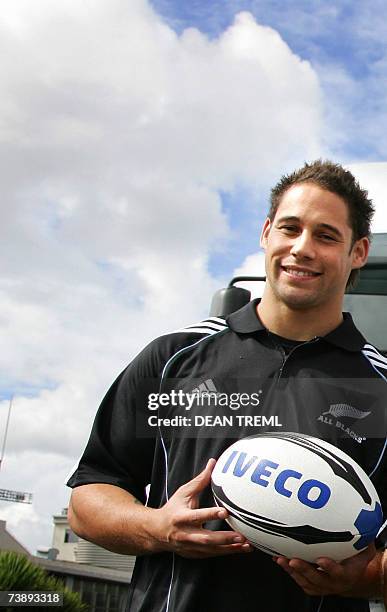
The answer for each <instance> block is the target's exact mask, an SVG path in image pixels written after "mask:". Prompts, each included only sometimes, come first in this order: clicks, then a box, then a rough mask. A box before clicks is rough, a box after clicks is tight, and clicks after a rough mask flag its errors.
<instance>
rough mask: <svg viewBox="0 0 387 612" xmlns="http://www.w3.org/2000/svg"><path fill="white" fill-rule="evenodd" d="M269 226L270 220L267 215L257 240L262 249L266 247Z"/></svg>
mask: <svg viewBox="0 0 387 612" xmlns="http://www.w3.org/2000/svg"><path fill="white" fill-rule="evenodd" d="M270 228H271V221H270V219H269V217H267V219H266V221H265V223H264V224H263V227H262V231H261V238H260V241H259V244H260V246H261V247H262V248H263V249H266V247H267V239H268V236H269V232H270Z"/></svg>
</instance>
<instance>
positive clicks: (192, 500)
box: [150, 459, 253, 558]
mask: <svg viewBox="0 0 387 612" xmlns="http://www.w3.org/2000/svg"><path fill="white" fill-rule="evenodd" d="M215 463H216V461H215V459H210V460H209V462H208V463H207V466H206V468H205V469H204V470H203V471H202V472H201V473H200V474H199V475H198V476H196V478H193V480H190V481H189V482H187V483H186V484H184V485H182V486H181V487H180V488H179V489H177V491H176V492H175V493H174V494H173V495H172V496H171V498H170V499H169V501H168V502H167V503H166V504H165V505H164V506H163V507H162V508H159V509H158V510H156V511H154V513H153V514H154V515H153V520H152V527H151V534H150V535H151V536H152V537H153V538H155V539H156V540H157V541H158V542H159V547H158V548H159V550H169V551H172V552H175V553H177V554H179V555H181V556H182V557H191V558H204V557H214V556H219V555H229V554H233V553H245V552H251V551H252V550H253V547H252V546H251V545H250V544H248V543H247V541H246V538H245V537H244V536H242V535H241V534H239V533H235V531H211V530H209V529H205V528H204V527H203V523H206V522H207V521H213V520H219V519H222V520H223V519H225V518H226V517H227V511H226V510H225V509H222V508H218V507H213V508H199V507H198V505H199V504H198V497H199V493H200V492H201V491H203V490H204V489H205V488H206V487H208V486H209V484H210V480H211V472H212V470H213V469H214V466H215Z"/></svg>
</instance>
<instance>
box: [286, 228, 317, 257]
mask: <svg viewBox="0 0 387 612" xmlns="http://www.w3.org/2000/svg"><path fill="white" fill-rule="evenodd" d="M290 253H291V254H292V255H293V256H294V257H297V258H299V259H303V258H305V259H314V256H315V250H314V245H313V237H312V236H311V235H310V233H309V232H308V231H307V230H304V231H302V232H301V233H300V234H299V235H298V236H297V237H296V238H295V239H294V242H293V246H292V248H291V249H290Z"/></svg>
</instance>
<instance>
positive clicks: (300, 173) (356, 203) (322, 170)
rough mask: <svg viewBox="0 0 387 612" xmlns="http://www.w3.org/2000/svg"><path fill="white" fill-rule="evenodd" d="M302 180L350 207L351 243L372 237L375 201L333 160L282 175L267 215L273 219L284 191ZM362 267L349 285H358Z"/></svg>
mask: <svg viewBox="0 0 387 612" xmlns="http://www.w3.org/2000/svg"><path fill="white" fill-rule="evenodd" d="M300 183H314V184H316V185H318V186H319V187H321V188H322V189H326V190H327V191H330V192H332V193H335V194H336V195H338V196H340V197H341V198H342V199H343V200H344V202H345V203H346V204H347V206H348V213H349V223H350V226H351V228H352V244H351V248H352V246H353V245H354V243H355V242H356V241H357V240H359V239H360V238H364V237H367V238H368V239H369V240H370V239H371V221H372V217H373V214H374V207H373V205H372V200H370V198H369V197H368V192H367V191H366V190H365V189H362V188H361V187H360V185H359V183H358V181H357V180H356V179H355V177H354V176H353V174H352V173H351V172H350V171H349V170H345V169H344V168H343V166H341V165H340V164H335V163H333V162H332V161H329V160H325V161H322V160H321V159H317V160H316V161H313V162H311V163H310V164H308V163H305V164H304V166H303V167H302V168H300V169H299V170H295V171H294V172H292V173H291V174H287V175H284V176H282V177H281V179H280V180H279V181H278V183H277V185H275V186H274V187H273V189H272V190H271V197H270V209H269V213H268V217H269V219H270V221H273V219H274V217H275V215H276V212H277V209H278V206H279V205H280V202H281V199H282V197H283V195H284V193H285V192H286V191H287V190H288V189H290V187H293V185H298V184H300ZM358 275H359V270H352V272H351V274H350V276H349V279H348V283H347V286H348V287H351V286H353V285H354V284H355V281H356V280H357V277H358Z"/></svg>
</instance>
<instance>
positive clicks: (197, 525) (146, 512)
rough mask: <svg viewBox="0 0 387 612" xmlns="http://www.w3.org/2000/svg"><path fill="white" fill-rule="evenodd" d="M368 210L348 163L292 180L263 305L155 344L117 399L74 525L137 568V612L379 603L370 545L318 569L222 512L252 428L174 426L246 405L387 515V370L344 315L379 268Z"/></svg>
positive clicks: (84, 468)
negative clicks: (343, 472) (225, 457)
mask: <svg viewBox="0 0 387 612" xmlns="http://www.w3.org/2000/svg"><path fill="white" fill-rule="evenodd" d="M372 212H373V209H372V204H371V202H370V200H369V199H368V196H367V192H366V191H364V190H362V189H361V188H360V187H359V185H358V184H357V182H356V181H355V179H354V177H353V176H352V175H351V174H350V172H348V171H346V170H344V169H343V168H342V167H341V166H339V165H336V164H333V163H331V162H321V161H317V162H314V163H312V164H305V166H304V167H303V168H301V169H300V170H298V171H297V172H295V173H293V174H291V175H289V176H285V177H283V178H282V179H281V181H280V182H279V183H278V185H277V186H276V187H275V188H274V189H273V191H272V198H271V207H270V211H269V214H268V218H267V220H266V222H265V224H264V227H263V230H262V235H261V244H262V246H263V248H264V249H265V252H266V273H267V282H266V286H265V290H264V294H263V297H262V299H261V300H260V301H259V300H253V301H252V302H250V303H249V304H248V305H247V306H245V307H244V308H242V309H240V310H239V311H237V312H234V313H232V314H231V315H230V316H228V317H226V319H222V318H220V317H213V318H209V319H207V320H206V321H203V322H201V323H199V324H195V325H191V326H188V327H187V328H185V329H180V330H178V331H176V332H173V333H170V334H166V335H165V336H162V337H160V338H158V339H156V340H154V341H153V342H152V343H151V344H150V345H149V346H148V347H146V348H145V349H144V351H142V353H140V355H138V357H136V359H135V360H134V361H133V362H132V363H131V364H130V365H129V366H128V367H127V368H126V370H125V371H124V372H123V373H122V374H121V375H120V376H119V377H118V379H117V380H116V382H115V383H114V384H113V386H112V387H111V389H110V390H109V392H108V394H107V395H106V397H105V399H104V400H103V402H102V404H101V407H100V409H99V411H98V414H97V416H96V420H95V423H94V426H93V430H92V432H91V436H90V440H89V442H88V445H87V447H86V449H85V452H84V454H83V456H82V458H81V460H80V462H79V465H78V467H77V469H76V471H75V472H74V474H73V475H72V476H71V478H70V480H69V483H68V484H69V486H71V487H73V488H74V491H73V494H72V500H71V505H70V510H69V517H70V521H71V525H72V528H73V529H74V531H75V532H76V533H78V534H79V535H80V536H82V537H84V538H86V539H90V540H92V541H94V542H96V543H97V544H100V545H101V546H105V547H106V548H109V549H110V550H114V551H116V552H120V553H123V554H135V555H138V559H137V562H136V567H135V571H134V574H133V579H132V585H131V591H130V595H129V598H128V608H127V609H128V610H130V611H131V612H197V611H198V610H200V611H201V612H235V610H238V611H239V612H257V611H260V610H265V611H266V610H270V612H285V611H290V612H366V611H367V610H369V606H368V601H367V598H368V597H370V596H376V595H378V594H381V580H380V577H381V575H382V572H381V568H382V552H377V551H376V547H375V545H374V543H371V544H370V545H369V546H368V548H366V549H365V550H363V551H362V552H361V553H359V554H357V555H355V556H354V557H352V558H350V559H348V560H345V561H343V562H342V563H336V562H334V561H332V560H330V559H326V558H321V559H317V565H313V564H309V563H305V562H303V561H301V560H299V559H286V558H284V557H281V556H275V557H274V558H273V559H272V558H271V557H270V556H269V555H267V554H265V553H263V552H261V551H259V550H257V549H254V548H253V547H252V546H251V545H250V544H249V543H248V542H247V541H246V539H245V538H244V537H243V536H241V535H240V534H238V533H235V532H233V531H231V530H230V528H229V527H228V525H227V524H226V523H225V522H224V519H225V518H226V517H227V512H226V511H225V510H224V509H220V508H218V507H217V506H214V501H213V498H212V495H211V491H210V488H209V483H210V478H211V472H212V470H213V468H214V465H215V460H216V459H217V458H218V457H219V456H220V455H221V454H222V453H223V451H224V450H225V449H226V448H227V447H228V446H229V445H230V444H231V443H232V442H233V441H234V440H235V439H236V438H240V437H244V436H247V435H251V434H252V433H257V432H253V431H251V429H249V428H248V427H247V426H245V425H242V426H241V427H239V428H235V427H234V428H231V429H230V430H227V429H225V428H224V429H223V430H222V431H221V433H220V435H216V433H214V431H213V430H212V428H211V432H209V431H208V430H206V429H205V427H203V428H201V429H199V430H195V429H194V428H193V427H192V426H190V419H189V418H188V417H187V418H186V419H185V420H184V428H185V431H179V432H176V431H175V430H173V431H172V430H171V429H170V428H169V426H168V424H169V423H173V422H176V423H177V422H180V421H179V418H178V417H181V414H182V413H183V412H182V411H184V410H186V406H183V405H180V406H179V405H176V402H174V401H173V398H175V397H176V396H179V397H182V398H185V397H186V395H187V394H191V395H192V393H194V392H195V393H197V394H198V397H202V396H203V394H202V395H200V393H201V392H202V391H203V393H204V395H205V393H206V392H208V391H211V392H212V393H213V394H214V396H215V398H217V397H219V396H228V395H229V396H230V397H231V395H233V397H234V399H235V397H236V396H238V397H240V398H241V397H242V396H243V397H244V398H246V397H250V399H251V401H250V402H245V403H244V404H243V411H244V415H245V416H256V415H257V414H261V415H265V417H266V419H265V422H266V425H265V426H264V427H261V428H260V429H259V431H258V432H262V431H265V430H268V429H270V425H268V423H270V422H274V421H272V420H271V418H272V417H274V419H276V418H278V419H279V422H281V423H282V422H284V423H286V426H287V430H288V431H301V432H302V433H308V434H310V435H315V436H318V437H320V438H324V439H326V440H328V441H330V442H332V443H333V444H335V445H336V446H338V447H339V448H342V449H343V450H345V451H346V452H348V453H349V454H351V456H352V457H353V458H354V459H355V460H356V461H357V462H358V463H359V464H360V465H361V466H362V467H363V469H364V470H365V471H366V472H367V473H368V474H369V476H370V477H371V478H372V480H373V482H374V484H375V486H376V488H377V490H378V492H379V495H380V498H381V502H382V506H383V509H384V512H386V508H387V486H386V482H387V480H386V478H387V457H386V453H385V450H386V444H385V438H386V428H385V407H386V405H387V384H386V379H385V371H386V367H387V360H386V358H385V357H383V356H382V355H381V354H380V353H378V351H377V349H376V348H374V347H372V346H371V345H369V344H367V342H366V340H365V339H364V337H363V336H362V334H361V333H360V331H358V330H357V329H356V327H355V325H354V323H353V321H352V319H351V317H350V316H349V315H348V314H346V315H343V314H342V302H343V296H344V291H345V288H346V286H347V284H348V283H351V282H353V281H354V280H355V277H356V274H357V271H358V269H359V268H361V267H362V266H363V265H364V263H365V262H366V259H367V254H368V249H369V234H370V221H371V217H372ZM200 390H201V391H200ZM257 390H259V400H258V402H257V401H256V398H257V397H258V395H257V393H256V392H257ZM366 390H367V393H366ZM199 391H200V393H199ZM168 393H169V394H170V398H171V400H170V401H169V402H168V401H164V400H165V396H166V395H168ZM179 394H180V395H179ZM150 397H152V398H153V399H154V398H159V403H158V405H157V407H158V412H157V416H158V419H157V422H158V423H159V426H158V428H156V430H154V431H153V435H152V436H149V435H148V436H147V435H145V434H144V430H141V423H143V422H144V421H146V419H147V416H148V415H149V412H148V410H149V409H150V405H149V398H150ZM348 398H350V400H348ZM253 400H254V401H253ZM348 401H350V402H351V405H353V406H354V407H355V408H356V413H358V414H362V413H363V414H365V411H366V413H367V419H369V429H370V432H369V433H367V435H363V436H362V437H360V436H357V437H356V436H355V437H353V436H352V437H350V436H348V435H347V434H346V433H345V430H344V429H345V428H344V429H342V428H338V427H335V426H333V427H332V425H331V423H330V419H321V414H326V412H327V410H329V406H330V405H332V404H335V405H336V404H341V403H346V402H348ZM365 404H366V405H365ZM210 408H211V409H213V408H214V407H213V406H211V407H210V406H209V407H208V410H210ZM152 410H154V406H153V404H152ZM191 410H193V407H191ZM219 410H220V408H219V406H218V407H216V409H215V412H214V413H215V414H218V412H219ZM313 411H314V412H313ZM316 411H317V412H316ZM362 411H363V412H362ZM204 413H205V409H204V408H203V407H201V414H204ZM152 414H154V413H153V412H152ZM184 414H186V416H187V413H186V412H184ZM189 414H190V413H189ZM316 415H317V416H318V415H319V416H320V418H317V417H316ZM240 422H241V423H242V422H243V423H247V421H243V420H240ZM352 427H355V425H352ZM347 429H348V431H349V428H347ZM149 484H150V489H149V494H148V497H147V496H146V493H145V489H146V487H147V485H149ZM377 545H378V546H381V538H379V541H378V543H377ZM322 570H323V571H322Z"/></svg>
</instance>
